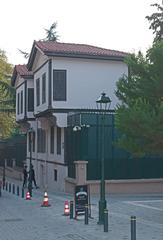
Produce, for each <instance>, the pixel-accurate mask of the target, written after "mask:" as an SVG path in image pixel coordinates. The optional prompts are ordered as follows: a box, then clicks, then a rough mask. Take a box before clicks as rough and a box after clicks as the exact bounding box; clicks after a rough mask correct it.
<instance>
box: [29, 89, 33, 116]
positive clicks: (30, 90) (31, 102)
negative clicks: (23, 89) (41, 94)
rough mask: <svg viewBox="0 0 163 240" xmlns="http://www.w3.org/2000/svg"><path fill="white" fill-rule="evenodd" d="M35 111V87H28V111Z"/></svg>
mask: <svg viewBox="0 0 163 240" xmlns="http://www.w3.org/2000/svg"><path fill="white" fill-rule="evenodd" d="M33 111H34V89H33V88H28V112H33Z"/></svg>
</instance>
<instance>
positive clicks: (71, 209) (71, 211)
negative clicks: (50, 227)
mask: <svg viewBox="0 0 163 240" xmlns="http://www.w3.org/2000/svg"><path fill="white" fill-rule="evenodd" d="M73 210H74V206H73V201H70V219H73V215H74V211H73Z"/></svg>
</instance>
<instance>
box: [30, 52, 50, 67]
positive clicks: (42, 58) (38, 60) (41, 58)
mask: <svg viewBox="0 0 163 240" xmlns="http://www.w3.org/2000/svg"><path fill="white" fill-rule="evenodd" d="M47 60H48V57H47V56H46V55H44V54H43V53H42V52H40V50H38V51H37V53H36V56H35V59H34V63H33V66H32V71H33V72H34V71H36V70H37V69H38V68H39V67H40V66H41V65H42V64H44V63H45V62H46V61H47Z"/></svg>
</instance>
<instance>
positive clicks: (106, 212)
mask: <svg viewBox="0 0 163 240" xmlns="http://www.w3.org/2000/svg"><path fill="white" fill-rule="evenodd" d="M104 232H108V209H104Z"/></svg>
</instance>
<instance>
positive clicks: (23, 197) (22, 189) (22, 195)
mask: <svg viewBox="0 0 163 240" xmlns="http://www.w3.org/2000/svg"><path fill="white" fill-rule="evenodd" d="M22 198H24V188H23V187H22Z"/></svg>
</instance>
